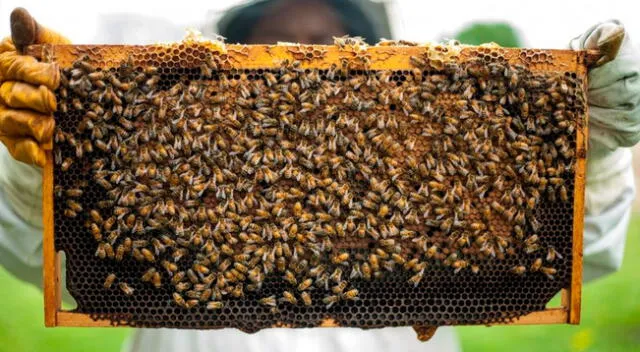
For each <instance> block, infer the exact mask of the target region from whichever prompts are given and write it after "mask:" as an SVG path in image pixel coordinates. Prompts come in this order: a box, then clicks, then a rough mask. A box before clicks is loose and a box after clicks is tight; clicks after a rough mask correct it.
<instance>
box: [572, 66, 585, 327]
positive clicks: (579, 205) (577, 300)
mask: <svg viewBox="0 0 640 352" xmlns="http://www.w3.org/2000/svg"><path fill="white" fill-rule="evenodd" d="M578 60H580V58H579V57H578ZM587 79H588V77H587V75H584V82H583V85H584V91H585V92H586V89H587V84H588V82H587ZM585 105H586V104H585ZM583 116H584V120H582V121H578V128H576V167H575V181H574V191H573V192H574V193H573V258H572V268H571V289H570V290H569V302H568V303H569V305H568V308H569V320H568V323H569V324H579V323H580V309H581V301H582V262H583V258H582V255H583V253H582V251H583V241H584V197H585V194H584V193H585V186H586V185H585V183H586V169H587V141H588V139H589V108H588V105H587V106H585V113H584V115H583Z"/></svg>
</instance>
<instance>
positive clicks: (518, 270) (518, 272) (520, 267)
mask: <svg viewBox="0 0 640 352" xmlns="http://www.w3.org/2000/svg"><path fill="white" fill-rule="evenodd" d="M510 271H511V272H512V273H514V274H516V275H523V274H524V273H525V272H526V271H527V267H526V266H524V265H516V266H514V267H513V268H511V269H510Z"/></svg>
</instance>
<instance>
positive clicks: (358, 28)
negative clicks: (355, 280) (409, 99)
mask: <svg viewBox="0 0 640 352" xmlns="http://www.w3.org/2000/svg"><path fill="white" fill-rule="evenodd" d="M359 3H362V1H360V2H359ZM12 16H16V17H15V18H14V19H15V21H12V23H14V25H13V26H12V28H11V37H7V38H6V39H4V40H3V41H2V42H1V43H0V83H1V86H0V141H2V143H3V144H4V146H1V145H0V265H2V266H4V268H5V269H6V270H8V271H10V272H11V273H12V274H13V275H15V276H16V277H18V278H20V279H22V280H25V281H28V282H30V283H32V284H34V285H38V286H40V285H41V284H42V232H43V228H42V194H41V192H42V188H41V183H42V172H41V167H42V166H43V164H44V162H45V154H44V151H43V148H42V146H43V145H44V144H46V143H49V142H50V141H51V139H52V133H53V127H54V119H53V116H52V111H54V110H55V105H56V101H55V97H54V95H53V90H55V88H56V86H57V84H58V81H59V78H58V76H57V75H58V72H57V69H56V68H55V67H54V66H53V65H49V64H46V63H40V62H38V61H36V60H35V59H34V58H32V57H29V56H25V55H22V54H21V53H20V48H21V46H22V45H25V44H39V43H69V41H68V40H67V39H66V38H64V37H63V36H61V35H59V34H57V33H55V32H53V31H50V30H48V29H46V28H44V27H42V26H38V29H39V30H38V31H36V35H35V37H32V38H30V37H27V34H28V33H30V31H28V30H27V29H29V28H30V26H34V25H35V22H34V20H33V19H32V18H31V17H30V16H28V14H27V13H26V12H24V11H14V13H13V14H12ZM386 23H387V22H386V21H384V20H382V21H381V20H380V18H377V19H374V18H372V16H371V15H370V14H369V12H367V11H364V10H363V8H362V7H360V6H359V5H357V4H356V3H355V2H350V1H337V0H305V1H291V0H267V1H256V2H252V3H250V4H249V5H244V6H241V7H238V8H235V9H233V10H232V11H230V12H229V13H228V14H227V15H226V16H225V17H224V18H223V19H222V21H221V22H220V25H219V32H220V34H222V35H223V36H225V37H227V38H229V41H230V42H245V43H258V42H262V43H274V42H276V41H290V42H301V43H325V44H326V43H330V42H331V38H332V37H333V36H340V35H344V34H349V35H353V36H363V37H365V38H368V39H373V40H374V41H375V40H376V39H377V38H378V37H379V36H381V35H382V34H383V33H385V29H384V28H382V29H381V26H385V25H386ZM386 32H388V29H387V30H386ZM12 38H13V40H12ZM16 46H18V48H16ZM569 46H570V48H571V49H574V50H578V49H584V48H593V49H601V50H602V51H603V53H604V56H603V59H602V60H601V61H600V62H599V66H597V67H593V68H591V70H590V71H589V90H588V102H589V152H588V159H587V160H588V161H587V182H586V199H585V226H584V276H585V279H586V280H591V279H594V278H597V277H601V276H603V275H606V274H609V273H611V272H614V271H616V270H617V269H618V268H619V267H620V265H621V263H622V255H623V250H624V243H625V235H626V232H627V226H628V223H629V217H630V210H631V203H632V200H633V198H634V194H635V186H634V179H633V171H632V167H631V151H630V150H629V147H631V146H633V145H634V144H635V143H637V142H638V140H639V139H640V105H639V103H640V53H639V52H638V49H637V48H636V47H634V45H633V44H632V43H631V40H630V39H629V37H628V35H626V32H625V29H624V26H623V25H622V24H621V23H620V22H618V21H607V22H602V23H599V24H597V25H595V26H593V27H591V28H589V29H588V30H587V31H586V32H585V33H584V34H582V35H580V36H579V37H576V38H574V39H573V40H571V41H570V42H569ZM618 49H619V50H618ZM123 349H125V350H129V351H194V352H198V351H305V352H311V351H322V352H327V351H345V352H353V351H369V352H374V351H418V350H420V351H441V352H444V351H457V350H460V346H459V344H458V341H457V338H456V336H455V334H454V330H453V329H451V328H440V329H439V330H438V332H437V333H436V334H435V336H434V337H433V338H432V339H431V340H430V341H429V342H427V343H421V342H419V341H418V340H417V339H416V336H415V333H414V331H413V330H412V329H411V328H409V327H400V328H385V329H379V330H360V329H351V328H336V329H268V330H263V331H260V332H258V333H256V334H252V335H248V334H245V333H242V332H240V331H238V330H235V329H226V330H218V331H199V330H171V329H139V330H136V331H135V333H134V334H133V335H132V337H131V338H130V339H129V341H128V342H127V344H126V345H125V346H123Z"/></svg>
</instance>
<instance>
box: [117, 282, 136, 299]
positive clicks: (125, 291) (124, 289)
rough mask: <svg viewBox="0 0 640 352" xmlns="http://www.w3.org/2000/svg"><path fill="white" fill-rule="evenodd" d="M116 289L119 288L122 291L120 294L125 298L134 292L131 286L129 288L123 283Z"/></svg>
mask: <svg viewBox="0 0 640 352" xmlns="http://www.w3.org/2000/svg"><path fill="white" fill-rule="evenodd" d="M118 287H120V290H122V292H123V293H124V294H125V295H127V296H131V295H133V292H134V291H135V290H134V289H133V288H132V287H131V286H129V285H128V284H127V283H125V282H121V283H119V284H118Z"/></svg>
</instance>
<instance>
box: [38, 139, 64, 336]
mask: <svg viewBox="0 0 640 352" xmlns="http://www.w3.org/2000/svg"><path fill="white" fill-rule="evenodd" d="M46 155H47V164H46V165H45V167H44V168H43V169H42V213H43V214H42V223H43V227H44V233H43V239H42V253H43V263H42V269H43V280H44V284H43V287H44V325H45V326H47V327H52V326H57V325H58V320H57V313H58V311H59V310H60V308H61V300H60V257H59V256H58V253H57V252H56V248H55V242H54V233H53V232H54V218H53V156H52V153H51V151H47V152H46Z"/></svg>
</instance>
